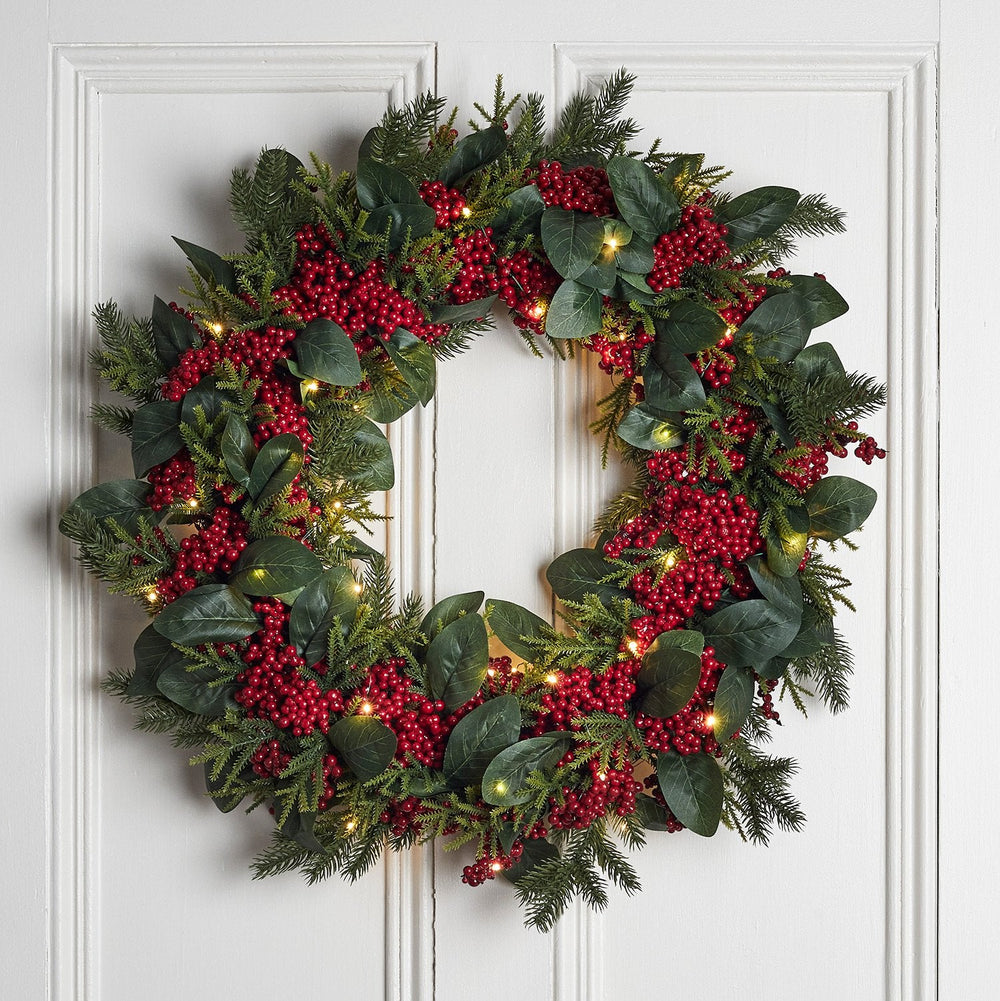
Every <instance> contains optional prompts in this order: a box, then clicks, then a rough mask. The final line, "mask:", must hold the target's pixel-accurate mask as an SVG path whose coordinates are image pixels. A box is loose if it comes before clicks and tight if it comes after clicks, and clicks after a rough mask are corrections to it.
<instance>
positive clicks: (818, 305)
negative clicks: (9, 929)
mask: <svg viewBox="0 0 1000 1001" xmlns="http://www.w3.org/2000/svg"><path fill="white" fill-rule="evenodd" d="M784 280H785V281H788V282H791V283H792V291H793V292H795V293H797V294H798V295H800V296H802V298H803V299H805V300H806V302H808V303H809V305H810V307H811V312H810V315H809V322H810V324H811V325H812V326H813V327H821V326H822V325H823V324H824V323H829V322H830V321H831V320H835V319H836V318H837V317H838V316H843V315H844V313H846V312H847V311H848V309H850V306H848V305H847V300H846V299H844V297H843V296H842V295H841V294H840V293H839V292H838V291H837V290H836V289H835V288H834V287H833V286H832V285H831V284H830V283H829V282H828V281H826V279H824V278H815V277H813V276H812V275H786V276H785V279H784Z"/></svg>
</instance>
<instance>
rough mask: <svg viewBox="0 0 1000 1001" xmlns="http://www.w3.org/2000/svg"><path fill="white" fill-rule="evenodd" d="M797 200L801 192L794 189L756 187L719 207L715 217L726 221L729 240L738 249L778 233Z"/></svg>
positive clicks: (730, 244) (720, 220)
mask: <svg viewBox="0 0 1000 1001" xmlns="http://www.w3.org/2000/svg"><path fill="white" fill-rule="evenodd" d="M798 203H799V193H798V192H797V191H793V190H792V189H791V188H779V187H766V188H754V189H753V191H747V192H745V193H744V194H742V195H738V196H737V197H736V198H733V199H732V200H731V201H728V202H725V203H724V204H722V205H719V206H717V207H716V208H715V218H716V221H717V222H723V223H725V224H726V226H727V228H728V229H729V235H728V236H727V238H726V242H727V243H728V244H729V246H730V247H733V248H734V249H737V248H739V247H742V246H743V245H744V244H747V243H750V241H751V240H760V239H762V238H765V237H768V236H773V235H774V234H775V233H777V232H778V230H779V229H780V228H781V226H782V224H783V223H784V222H785V221H786V220H787V219H788V217H789V216H790V215H791V214H792V212H793V211H794V209H795V206H796V205H798Z"/></svg>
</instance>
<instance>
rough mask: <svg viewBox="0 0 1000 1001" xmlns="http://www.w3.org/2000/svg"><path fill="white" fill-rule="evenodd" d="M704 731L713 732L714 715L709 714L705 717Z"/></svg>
mask: <svg viewBox="0 0 1000 1001" xmlns="http://www.w3.org/2000/svg"><path fill="white" fill-rule="evenodd" d="M705 729H706V730H714V729H715V713H709V714H708V715H707V716H706V717H705Z"/></svg>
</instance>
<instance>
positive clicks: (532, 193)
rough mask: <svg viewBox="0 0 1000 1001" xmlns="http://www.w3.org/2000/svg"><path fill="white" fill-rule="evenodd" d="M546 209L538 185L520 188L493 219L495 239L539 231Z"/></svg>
mask: <svg viewBox="0 0 1000 1001" xmlns="http://www.w3.org/2000/svg"><path fill="white" fill-rule="evenodd" d="M544 211H545V201H544V200H543V199H542V196H541V193H540V192H539V190H538V187H537V186H536V185H534V184H527V185H525V186H524V187H523V188H518V189H517V191H515V192H514V193H513V194H512V195H510V197H509V198H508V199H507V204H506V205H505V206H504V207H503V208H501V209H500V211H499V212H498V213H497V214H496V216H495V217H494V219H493V224H492V228H493V233H494V241H496V240H497V239H498V238H499V237H504V238H506V239H507V240H517V239H519V238H521V237H523V236H524V235H525V234H527V233H533V232H537V231H538V226H539V223H540V221H541V218H542V213H543V212H544ZM650 267H652V265H650Z"/></svg>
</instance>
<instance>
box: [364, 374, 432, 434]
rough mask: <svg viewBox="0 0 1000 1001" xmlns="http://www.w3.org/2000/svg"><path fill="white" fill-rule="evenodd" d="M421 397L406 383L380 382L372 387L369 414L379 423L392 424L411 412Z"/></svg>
mask: <svg viewBox="0 0 1000 1001" xmlns="http://www.w3.org/2000/svg"><path fill="white" fill-rule="evenodd" d="M419 402H420V398H419V397H418V396H417V394H416V393H414V392H413V390H412V389H410V387H409V386H407V385H406V384H405V383H404V384H396V385H392V386H386V385H385V384H384V383H381V382H378V383H376V384H375V385H374V386H373V387H372V391H371V396H370V397H369V403H368V416H369V417H371V419H372V420H373V421H377V422H378V423H379V424H391V423H392V422H393V421H395V420H399V418H400V417H402V416H403V414H406V413H409V412H410V411H411V410H412V409H413V408H414V407H415V406H416V405H417V404H418V403H419Z"/></svg>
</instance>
